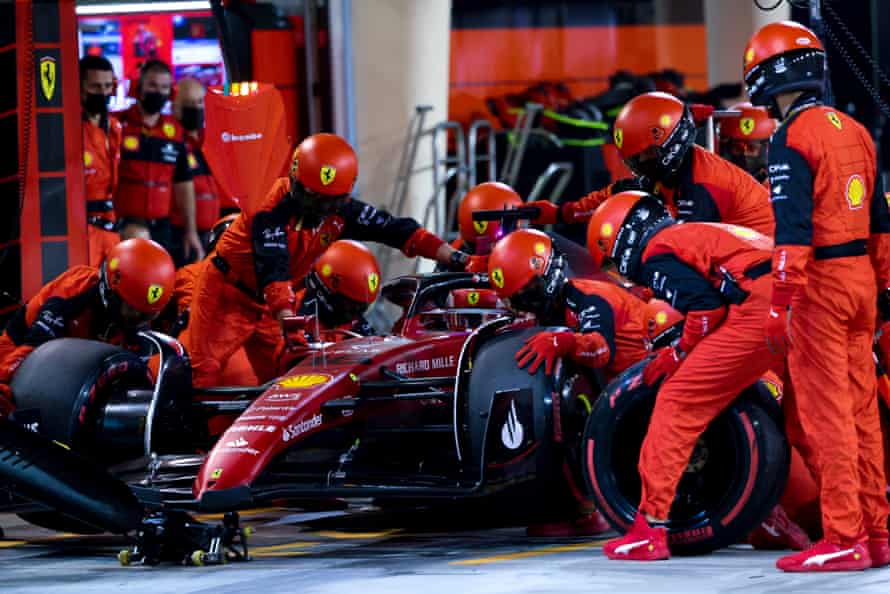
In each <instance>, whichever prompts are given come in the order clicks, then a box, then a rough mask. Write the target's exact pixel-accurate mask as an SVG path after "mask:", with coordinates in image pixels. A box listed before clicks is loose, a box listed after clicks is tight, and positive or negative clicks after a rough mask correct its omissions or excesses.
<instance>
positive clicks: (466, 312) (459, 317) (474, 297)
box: [447, 288, 503, 330]
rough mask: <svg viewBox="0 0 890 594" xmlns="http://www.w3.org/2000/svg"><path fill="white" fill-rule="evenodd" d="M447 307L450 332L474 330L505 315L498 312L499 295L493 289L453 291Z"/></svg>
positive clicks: (449, 296) (500, 311)
mask: <svg viewBox="0 0 890 594" xmlns="http://www.w3.org/2000/svg"><path fill="white" fill-rule="evenodd" d="M447 306H448V329H449V330H473V329H475V328H478V327H479V326H480V325H482V324H483V323H485V322H487V321H489V320H491V319H494V318H497V317H499V316H500V315H502V313H503V310H498V308H499V307H500V306H501V303H500V300H499V299H498V294H497V292H495V291H493V290H492V289H475V288H473V289H453V290H452V291H451V292H450V293H449V294H448V301H447ZM485 310H491V311H490V312H488V311H485Z"/></svg>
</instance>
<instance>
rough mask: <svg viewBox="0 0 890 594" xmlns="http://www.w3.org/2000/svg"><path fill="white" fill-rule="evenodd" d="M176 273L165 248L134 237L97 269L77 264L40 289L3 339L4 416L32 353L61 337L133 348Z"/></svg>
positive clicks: (0, 404) (0, 389)
mask: <svg viewBox="0 0 890 594" xmlns="http://www.w3.org/2000/svg"><path fill="white" fill-rule="evenodd" d="M174 274H175V270H174V267H173V259H172V258H170V255H169V254H168V253H167V252H166V251H164V249H163V248H162V247H161V246H159V245H158V244H156V243H154V242H153V241H150V240H148V239H130V240H127V241H122V242H120V243H118V244H117V245H115V246H114V247H113V248H111V250H109V252H108V257H107V259H106V260H105V261H104V262H103V263H102V266H101V267H100V268H99V269H96V268H93V267H92V266H75V267H73V268H71V269H69V270H67V271H65V272H63V273H62V274H61V275H59V276H58V277H56V278H55V279H54V280H52V281H50V282H49V283H48V284H47V285H45V286H44V287H43V288H42V289H40V291H38V292H37V294H36V295H35V296H34V297H32V298H31V299H29V300H28V303H26V304H25V305H23V306H22V307H20V308H19V309H18V310H17V311H16V313H15V314H13V316H12V318H10V320H9V322H8V323H7V325H6V330H5V331H4V332H3V334H2V335H0V414H8V413H9V411H10V410H11V408H12V407H11V403H12V396H13V395H12V391H11V390H10V388H9V382H10V380H11V379H12V376H13V374H15V372H16V370H17V369H18V368H19V366H20V365H21V363H22V361H24V359H25V357H27V356H28V355H29V354H30V353H31V351H33V350H34V349H35V348H37V347H38V346H40V345H41V344H43V343H45V342H48V341H50V340H53V339H55V338H63V337H74V338H88V339H91V340H101V341H103V342H110V343H112V344H132V343H133V342H134V341H135V332H136V331H137V330H141V329H143V328H145V327H147V325H148V323H149V322H151V321H152V320H153V319H154V318H156V317H157V316H158V315H159V314H160V312H161V311H162V310H163V309H164V307H165V306H166V305H167V302H168V301H169V300H170V296H171V295H172V294H173V277H174ZM48 372H51V370H48Z"/></svg>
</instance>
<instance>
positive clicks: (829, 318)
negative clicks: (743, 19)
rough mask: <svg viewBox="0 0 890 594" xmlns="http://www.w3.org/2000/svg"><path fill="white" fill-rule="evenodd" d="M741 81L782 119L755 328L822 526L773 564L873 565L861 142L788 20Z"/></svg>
mask: <svg viewBox="0 0 890 594" xmlns="http://www.w3.org/2000/svg"><path fill="white" fill-rule="evenodd" d="M744 77H745V83H746V84H747V86H748V94H749V96H750V97H751V101H752V103H754V104H755V105H762V106H766V107H768V108H769V110H770V111H771V113H772V114H773V115H775V116H776V117H778V118H779V119H781V121H782V123H781V125H780V127H779V129H778V131H777V132H776V133H775V134H774V136H773V138H772V140H771V141H770V146H769V182H770V189H771V202H772V206H773V211H774V213H775V218H776V246H775V249H774V251H773V254H772V256H773V257H772V261H773V270H772V289H771V292H772V296H771V301H770V308H769V312H768V314H767V315H766V316H764V317H763V318H762V320H764V321H765V323H766V335H767V342H768V343H769V345H770V347H771V348H772V349H774V350H776V351H777V352H781V353H785V352H787V354H788V369H789V373H790V377H791V381H792V383H793V386H794V396H795V399H796V405H797V415H798V416H799V419H800V423H801V427H802V428H803V432H804V435H805V439H806V441H807V442H808V445H809V446H810V447H809V448H804V449H802V452H804V454H805V456H806V457H807V462H808V463H809V466H810V468H811V469H813V470H814V474H815V475H816V478H817V482H818V483H819V484H820V489H821V497H820V503H821V506H822V528H823V531H824V537H823V540H821V541H819V542H818V543H816V544H815V545H814V546H813V547H812V548H810V549H808V550H806V551H803V552H802V553H798V554H795V555H790V556H787V557H783V558H782V559H779V560H778V561H777V563H776V566H777V567H778V568H779V569H782V570H784V571H795V572H808V571H852V570H862V569H866V568H868V567H879V566H883V565H887V564H888V563H890V546H888V533H887V517H888V512H890V505H888V503H887V498H886V495H885V489H886V486H887V481H886V477H885V473H884V463H883V456H884V451H883V444H882V440H881V427H880V419H879V416H878V403H877V396H876V384H875V370H874V367H873V365H872V361H873V359H872V356H873V355H872V340H873V337H874V334H875V320H876V314H877V310H876V302H877V301H878V300H880V301H882V302H883V303H887V302H890V301H888V299H887V298H888V296H890V214H888V205H887V200H886V199H885V196H884V192H883V187H882V186H883V184H882V183H881V177H880V173H879V172H878V171H877V163H876V155H875V146H874V142H873V141H872V139H871V137H870V135H869V133H868V131H867V130H866V129H865V128H864V127H863V126H861V125H860V124H859V123H857V122H856V121H855V120H854V119H852V118H851V117H848V116H847V115H845V114H844V113H843V112H841V111H838V110H836V109H833V108H830V107H827V106H825V105H823V104H822V101H821V99H822V94H823V92H824V85H825V50H824V49H823V47H822V44H821V42H820V41H819V38H818V37H817V36H816V35H815V34H814V33H813V32H812V31H810V30H809V29H807V28H806V27H803V26H802V25H799V24H797V23H793V22H788V21H786V22H779V23H772V24H770V25H767V26H764V27H763V28H761V29H760V30H759V31H758V32H756V33H755V34H754V36H753V37H752V38H751V40H750V41H749V43H748V46H747V48H746V50H745V56H744ZM876 281H877V283H876ZM876 296H877V299H876Z"/></svg>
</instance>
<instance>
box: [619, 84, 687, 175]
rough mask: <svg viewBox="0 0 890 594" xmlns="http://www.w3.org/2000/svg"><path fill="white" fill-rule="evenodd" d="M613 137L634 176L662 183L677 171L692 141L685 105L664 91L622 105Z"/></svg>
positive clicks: (636, 98) (648, 94) (641, 96)
mask: <svg viewBox="0 0 890 594" xmlns="http://www.w3.org/2000/svg"><path fill="white" fill-rule="evenodd" d="M613 128H614V131H613V137H614V141H615V146H616V147H617V148H618V152H619V153H620V154H621V158H622V159H624V163H625V164H626V165H627V166H628V167H629V168H630V169H631V170H632V171H633V172H634V173H636V174H637V175H642V176H646V177H648V178H649V179H651V180H654V181H657V182H663V181H665V180H668V179H670V178H672V177H673V176H674V175H675V174H676V173H677V172H678V171H679V170H680V166H681V165H682V163H683V159H684V158H685V157H686V154H687V153H688V152H689V151H690V149H691V148H692V145H693V144H694V143H695V122H694V121H693V119H692V113H691V112H690V111H689V108H688V107H687V106H686V105H685V104H684V103H683V102H682V101H680V100H679V99H677V98H676V97H674V96H673V95H668V94H667V93H645V94H643V95H639V96H637V97H634V98H633V99H631V100H630V101H628V102H627V104H625V106H624V107H623V108H622V109H621V112H620V113H619V114H618V117H617V118H616V119H615V125H614V127H613Z"/></svg>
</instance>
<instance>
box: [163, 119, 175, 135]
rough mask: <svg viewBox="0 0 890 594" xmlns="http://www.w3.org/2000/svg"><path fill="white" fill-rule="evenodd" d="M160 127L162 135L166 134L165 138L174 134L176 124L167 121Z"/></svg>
mask: <svg viewBox="0 0 890 594" xmlns="http://www.w3.org/2000/svg"><path fill="white" fill-rule="evenodd" d="M161 129H162V130H163V131H164V136H166V137H167V138H173V137H174V136H176V126H174V125H173V124H171V123H169V122H167V123H166V124H164V125H163V126H162V127H161Z"/></svg>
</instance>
